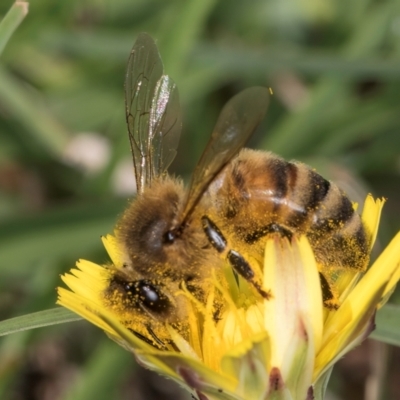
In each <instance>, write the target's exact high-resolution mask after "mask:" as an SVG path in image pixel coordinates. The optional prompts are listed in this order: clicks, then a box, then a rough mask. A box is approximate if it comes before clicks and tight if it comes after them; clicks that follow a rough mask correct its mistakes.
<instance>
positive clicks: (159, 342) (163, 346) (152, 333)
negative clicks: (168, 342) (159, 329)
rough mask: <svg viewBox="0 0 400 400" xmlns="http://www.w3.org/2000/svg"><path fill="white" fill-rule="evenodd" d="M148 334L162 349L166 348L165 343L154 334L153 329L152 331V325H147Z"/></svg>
mask: <svg viewBox="0 0 400 400" xmlns="http://www.w3.org/2000/svg"><path fill="white" fill-rule="evenodd" d="M146 329H147V332H149V335H150V336H151V337H152V338H153V339H154V341H155V342H156V343H157V344H158V345H159V346H161V347H162V348H164V349H165V348H166V347H165V343H164V342H163V341H162V340H161V339H160V338H159V337H158V336H157V335H156V334H155V333H154V331H153V329H151V327H150V325H146Z"/></svg>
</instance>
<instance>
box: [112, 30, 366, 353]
mask: <svg viewBox="0 0 400 400" xmlns="http://www.w3.org/2000/svg"><path fill="white" fill-rule="evenodd" d="M125 99H126V120H127V125H128V133H129V139H130V144H131V150H132V155H133V162H134V170H135V176H136V182H137V198H136V199H135V200H134V201H133V202H132V203H131V204H130V206H129V207H128V208H127V210H126V211H125V212H124V213H123V215H122V217H121V218H120V220H119V222H118V224H117V229H116V239H117V241H118V243H119V245H120V247H121V248H122V251H123V254H124V264H123V267H122V268H120V269H117V268H115V270H113V273H112V274H111V277H110V280H109V282H108V288H107V290H106V296H105V297H106V298H108V299H109V301H110V303H111V304H113V305H115V304H116V303H118V302H119V303H120V304H121V305H122V306H121V307H123V308H124V310H125V311H126V310H128V311H129V312H132V313H133V314H132V315H134V316H135V318H136V319H137V320H138V321H141V324H139V325H140V326H141V327H142V328H135V329H132V330H133V331H134V333H135V334H136V335H138V336H139V337H141V338H144V339H145V340H147V341H149V342H150V343H152V344H154V345H156V346H158V347H163V345H164V342H163V338H164V336H165V335H163V331H162V325H163V324H164V323H166V322H167V323H170V324H179V321H185V319H186V316H187V312H188V310H187V302H186V301H185V298H184V296H177V295H176V293H177V292H178V291H179V290H180V288H182V284H184V285H185V287H186V288H187V290H189V291H190V292H191V293H193V295H194V296H195V297H196V298H197V299H199V301H204V299H205V296H206V294H207V293H206V292H207V285H206V283H205V282H207V279H208V278H210V275H211V271H212V270H214V271H218V270H222V268H223V267H224V265H226V264H228V265H230V266H231V267H232V269H233V272H234V274H235V276H237V277H241V278H242V279H244V280H245V281H247V282H248V283H249V285H250V287H252V288H253V290H254V292H255V295H256V296H261V297H262V298H265V299H268V298H269V296H270V294H269V292H268V291H265V289H263V287H262V285H261V281H262V278H261V276H262V274H261V265H262V259H263V253H264V248H265V242H266V238H268V237H269V236H270V235H280V236H286V237H289V238H290V237H291V236H292V235H294V234H305V235H306V236H307V237H308V239H309V241H310V243H311V245H312V247H313V250H314V253H315V255H316V258H317V261H318V262H319V264H320V265H321V271H320V279H321V285H322V290H323V299H324V304H325V305H326V306H328V307H332V308H334V307H335V304H336V300H337V299H336V297H335V291H334V288H333V283H332V281H331V278H330V276H329V275H330V274H328V273H326V271H328V270H329V267H330V266H331V265H336V266H339V267H341V268H355V269H357V270H364V269H365V268H366V264H367V263H368V255H367V254H368V251H367V250H368V245H369V244H368V239H367V235H366V232H365V228H364V226H363V224H362V221H361V219H360V217H359V215H358V214H357V213H356V212H355V210H354V208H353V205H352V203H351V201H350V200H349V199H348V198H347V197H346V195H345V194H344V193H343V192H342V191H341V190H340V189H339V188H338V187H337V186H336V185H335V184H334V183H332V182H329V181H328V180H326V179H324V178H323V177H322V176H320V175H318V174H317V173H316V172H315V171H313V170H312V169H311V168H310V167H308V166H306V165H305V164H302V163H299V162H294V161H290V162H288V161H285V160H283V159H282V158H280V157H278V156H276V155H274V154H272V153H270V152H263V151H254V150H250V149H242V148H243V146H244V144H245V142H246V141H247V139H248V138H249V137H250V135H251V134H252V133H253V132H254V130H255V129H256V128H257V127H258V125H259V123H260V122H261V120H262V119H263V118H264V116H265V114H266V111H267V108H268V104H269V90H268V89H267V88H264V87H251V88H249V89H245V90H243V91H242V92H240V93H239V94H237V95H236V96H234V97H233V98H232V99H231V100H229V101H228V103H227V104H226V105H225V106H224V108H223V109H222V111H221V113H220V116H219V118H218V120H217V123H216V125H215V128H214V130H213V132H212V135H211V138H210V140H209V142H208V144H207V146H206V148H205V150H204V152H203V154H202V156H201V158H200V161H199V162H198V164H197V166H196V168H195V170H194V173H193V176H192V180H191V183H190V185H189V188H188V189H185V187H184V185H183V183H182V181H181V180H179V179H176V178H174V177H171V176H169V175H168V174H167V173H166V170H167V167H168V166H169V165H170V163H171V162H172V160H173V158H174V156H175V154H176V148H177V145H178V140H179V135H180V131H181V114H180V107H179V98H178V92H177V89H176V85H175V84H174V82H173V81H172V80H171V78H170V77H169V76H167V75H165V74H164V72H163V64H162V61H161V58H160V55H159V52H158V49H157V47H156V44H155V42H154V41H153V39H152V38H151V37H150V36H148V35H147V34H144V33H142V34H140V35H139V37H138V39H137V41H136V43H135V44H134V46H133V48H132V51H131V55H130V58H129V62H128V67H127V74H126V80H125ZM139 325H138V326H139Z"/></svg>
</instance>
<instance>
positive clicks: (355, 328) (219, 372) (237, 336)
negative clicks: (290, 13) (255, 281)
mask: <svg viewBox="0 0 400 400" xmlns="http://www.w3.org/2000/svg"><path fill="white" fill-rule="evenodd" d="M382 206H383V201H380V200H378V201H374V200H373V199H372V197H371V196H368V197H367V200H366V203H365V206H364V211H363V215H362V218H363V222H364V225H365V227H366V230H367V232H368V233H369V236H370V237H369V239H370V243H371V248H372V245H373V242H374V241H375V238H376V233H377V229H378V223H379V218H380V212H381V209H382ZM104 244H105V247H106V249H107V251H108V253H109V254H110V257H111V260H112V262H113V265H114V266H115V267H114V268H118V267H120V266H121V265H122V263H123V262H122V253H121V252H120V250H119V247H118V243H117V241H116V240H115V238H114V237H113V236H107V237H106V238H104ZM318 268H319V266H318V264H317V263H316V261H315V258H314V254H313V251H312V248H311V247H310V244H309V242H308V240H307V239H306V238H305V237H304V236H302V237H295V236H294V237H293V239H292V240H291V241H289V240H288V239H286V238H284V239H283V238H280V237H271V239H269V240H268V241H267V244H266V249H265V262H264V275H263V279H264V285H263V287H264V288H268V290H270V293H271V298H270V299H268V300H266V299H261V297H260V296H258V295H256V294H253V292H252V290H251V289H249V288H248V287H247V283H246V282H245V281H243V280H242V279H241V278H239V283H237V281H236V279H238V278H237V277H235V276H233V273H232V270H231V269H230V268H227V270H226V271H225V273H224V274H223V277H222V278H221V276H220V275H218V277H217V276H214V278H213V279H212V282H210V287H211V289H210V293H209V295H208V299H207V302H206V304H200V303H199V302H198V301H197V300H196V299H195V298H194V297H193V296H192V295H191V294H190V292H189V291H188V290H186V289H185V288H184V287H183V288H182V290H181V291H180V293H177V294H176V295H177V296H183V297H184V298H185V299H186V302H187V304H188V310H189V312H188V318H187V321H184V322H185V324H186V329H185V330H181V329H179V328H177V327H176V326H172V325H168V324H163V327H162V329H161V330H160V329H159V330H158V331H157V332H158V333H157V337H160V336H162V338H161V340H160V343H161V344H157V343H156V342H154V341H152V340H149V339H148V338H147V339H146V335H145V334H144V333H142V332H141V331H140V327H141V326H142V325H143V321H145V320H146V318H147V319H148V318H150V317H149V316H143V315H142V316H138V318H137V320H136V319H135V314H133V315H132V314H131V315H127V314H126V312H125V311H123V308H120V307H118V304H116V302H115V301H114V302H110V299H109V296H105V293H108V292H107V287H108V286H109V282H110V277H111V276H112V271H113V269H112V267H101V266H99V265H96V264H93V263H91V262H89V261H79V262H78V263H77V269H72V270H71V272H70V273H69V274H66V275H64V276H63V280H64V282H65V283H66V284H67V286H68V287H69V288H70V289H71V290H66V289H64V288H59V289H58V293H59V300H58V303H59V304H61V305H63V306H64V307H67V308H69V309H71V310H73V311H74V312H76V313H78V314H80V315H81V316H83V317H84V318H86V319H88V320H89V321H91V322H92V323H94V324H96V325H97V326H99V327H100V328H101V329H103V330H104V331H105V332H106V333H107V334H108V335H109V336H110V337H111V338H112V339H114V340H115V341H116V342H118V343H119V344H120V345H122V346H123V347H125V348H126V349H127V350H129V351H132V352H133V353H134V355H135V357H136V358H137V360H138V361H139V363H140V364H142V365H144V366H146V367H147V368H150V369H152V370H154V371H157V372H159V373H161V374H164V375H166V376H168V377H170V378H172V379H173V380H175V381H176V382H178V383H179V384H180V385H182V386H184V387H186V388H187V389H188V390H189V391H190V392H191V393H192V394H193V396H194V397H195V398H197V399H199V400H205V399H221V400H222V399H224V400H233V399H235V400H241V399H242V400H243V399H244V400H258V399H259V400H267V399H274V400H275V399H277V400H280V399H285V400H286V399H295V400H307V399H322V398H323V397H324V392H325V388H326V384H327V382H328V379H329V375H330V372H331V369H332V366H333V365H334V363H335V362H336V361H337V360H338V359H339V358H341V357H342V356H343V355H344V354H346V353H347V352H348V351H349V350H351V349H352V348H353V347H354V346H356V345H358V344H359V343H360V342H361V341H362V340H363V339H365V338H366V337H367V336H368V334H369V333H370V332H371V331H372V330H373V328H374V316H375V312H376V310H377V309H378V308H379V307H381V306H382V305H383V303H384V302H385V301H386V300H387V299H388V297H389V296H390V294H391V292H392V291H393V289H394V286H395V285H396V283H397V281H398V280H399V278H400V233H399V234H397V236H396V237H395V238H394V239H393V240H392V242H391V243H390V244H389V246H388V247H387V248H386V249H385V251H384V252H383V253H382V254H381V255H380V257H379V258H378V259H377V260H376V262H375V263H374V264H373V265H372V266H371V267H370V268H369V269H368V271H367V272H366V273H365V274H363V273H361V272H359V271H344V272H343V274H342V275H340V276H339V277H338V278H337V280H336V285H337V291H338V296H339V302H340V306H339V308H338V309H337V310H334V309H331V310H330V309H328V308H326V307H324V306H323V299H322V290H321V284H320V278H319V269H318ZM239 287H240V290H239V289H238V288H239ZM216 308H217V311H218V316H217V317H216ZM157 329H158V328H157ZM159 332H161V333H159Z"/></svg>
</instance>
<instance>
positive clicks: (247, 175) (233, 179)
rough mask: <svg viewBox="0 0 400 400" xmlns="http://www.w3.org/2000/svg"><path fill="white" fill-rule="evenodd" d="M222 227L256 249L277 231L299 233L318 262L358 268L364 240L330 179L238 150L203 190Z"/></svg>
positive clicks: (362, 260)
mask: <svg viewBox="0 0 400 400" xmlns="http://www.w3.org/2000/svg"><path fill="white" fill-rule="evenodd" d="M209 193H210V195H211V197H212V203H213V204H214V206H215V207H216V218H218V221H219V222H218V223H219V227H220V229H221V230H222V231H228V232H229V235H228V236H230V237H233V241H234V242H242V243H246V244H247V245H251V246H254V248H257V246H258V247H259V249H260V251H263V242H264V241H263V240H262V239H263V238H265V237H267V236H268V234H269V233H272V232H278V233H281V234H282V235H287V236H290V235H292V234H293V233H304V234H306V235H307V237H308V239H309V240H310V243H311V245H312V246H313V249H314V252H315V254H316V257H317V259H318V261H320V262H321V263H322V264H324V265H332V266H338V267H351V268H357V269H364V268H365V267H366V264H367V262H368V243H367V236H366V233H365V229H364V226H363V224H362V221H361V219H360V216H359V215H358V214H357V213H356V212H355V211H354V209H353V206H352V203H351V201H350V200H349V199H348V198H347V197H346V195H345V194H344V193H343V192H342V191H341V190H340V189H339V188H338V187H337V186H336V185H335V184H334V183H332V182H329V181H327V180H326V179H324V178H323V177H322V176H320V175H319V174H317V173H316V172H314V171H313V170H312V169H311V168H309V167H308V166H306V165H305V164H302V163H298V162H288V161H285V160H283V159H282V158H279V157H277V156H275V155H273V154H271V153H267V152H260V151H253V150H248V149H244V150H242V152H241V153H240V154H239V155H238V156H237V157H236V158H235V159H234V160H233V161H232V162H231V163H230V164H229V165H228V166H227V167H226V168H225V169H224V171H223V172H222V174H221V176H220V177H219V178H218V179H217V180H216V181H215V183H213V184H212V185H211V187H210V189H209Z"/></svg>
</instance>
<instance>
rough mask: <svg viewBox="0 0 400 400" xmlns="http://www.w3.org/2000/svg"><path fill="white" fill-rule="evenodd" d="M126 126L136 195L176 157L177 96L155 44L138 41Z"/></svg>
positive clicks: (142, 36) (131, 66) (133, 55)
mask: <svg viewBox="0 0 400 400" xmlns="http://www.w3.org/2000/svg"><path fill="white" fill-rule="evenodd" d="M125 107H126V122H127V125H128V134H129V140H130V144H131V150H132V156H133V163H134V167H135V177H136V184H137V190H138V193H142V192H143V189H144V188H145V187H146V186H149V185H151V181H152V179H154V178H155V177H157V176H159V175H161V174H163V173H164V172H165V171H166V169H167V168H168V166H169V165H170V163H171V162H172V160H173V159H174V157H175V154H176V148H177V146H178V142H179V136H180V132H181V125H182V118H181V110H180V106H179V95H178V90H177V88H176V85H175V83H174V82H173V81H172V79H171V78H170V77H169V76H167V75H164V74H163V64H162V61H161V58H160V54H159V52H158V49H157V46H156V44H155V42H154V40H153V39H152V38H151V37H150V36H149V35H147V34H146V33H141V34H140V35H139V37H138V38H137V40H136V42H135V44H134V46H133V48H132V51H131V55H130V57H129V61H128V67H127V71H126V77H125Z"/></svg>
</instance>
